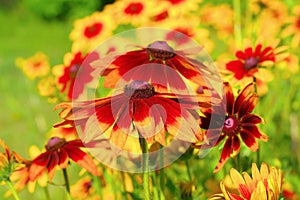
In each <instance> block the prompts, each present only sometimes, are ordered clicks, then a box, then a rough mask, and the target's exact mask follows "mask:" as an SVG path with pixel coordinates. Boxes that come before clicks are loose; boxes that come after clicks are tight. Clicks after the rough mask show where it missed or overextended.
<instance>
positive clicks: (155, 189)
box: [151, 173, 160, 200]
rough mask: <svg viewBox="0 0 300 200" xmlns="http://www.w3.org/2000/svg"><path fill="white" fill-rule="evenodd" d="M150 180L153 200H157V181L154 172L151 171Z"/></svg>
mask: <svg viewBox="0 0 300 200" xmlns="http://www.w3.org/2000/svg"><path fill="white" fill-rule="evenodd" d="M151 180H152V183H153V184H152V187H153V197H154V199H155V200H159V199H160V198H159V191H158V189H157V187H156V185H157V182H156V175H155V173H151Z"/></svg>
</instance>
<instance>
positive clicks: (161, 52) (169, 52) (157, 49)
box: [146, 41, 175, 60]
mask: <svg viewBox="0 0 300 200" xmlns="http://www.w3.org/2000/svg"><path fill="white" fill-rule="evenodd" d="M146 51H147V53H148V55H149V56H150V57H151V58H153V59H162V60H167V59H170V58H173V57H174V56H175V53H174V49H173V48H172V47H170V46H169V45H168V43H166V42H165V41H155V42H153V43H151V44H149V45H148V47H147V49H146Z"/></svg>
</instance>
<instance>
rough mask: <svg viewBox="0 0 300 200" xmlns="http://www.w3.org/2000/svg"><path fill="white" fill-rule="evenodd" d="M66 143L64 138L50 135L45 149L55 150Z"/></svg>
mask: <svg viewBox="0 0 300 200" xmlns="http://www.w3.org/2000/svg"><path fill="white" fill-rule="evenodd" d="M65 143H66V140H65V139H63V138H59V137H52V138H50V139H49V141H48V143H47V145H46V149H47V151H55V150H57V149H59V148H61V147H62V146H63V145H64V144H65Z"/></svg>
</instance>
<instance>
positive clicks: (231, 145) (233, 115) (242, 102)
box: [195, 83, 268, 173]
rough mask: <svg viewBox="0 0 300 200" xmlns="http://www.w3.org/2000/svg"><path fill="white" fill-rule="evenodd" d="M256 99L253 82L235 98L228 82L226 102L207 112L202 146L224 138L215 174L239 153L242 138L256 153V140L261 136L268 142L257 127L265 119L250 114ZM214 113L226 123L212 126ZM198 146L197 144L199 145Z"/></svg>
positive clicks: (225, 95)
mask: <svg viewBox="0 0 300 200" xmlns="http://www.w3.org/2000/svg"><path fill="white" fill-rule="evenodd" d="M257 102H258V96H257V94H256V93H254V84H253V83H251V84H249V85H247V86H246V87H245V88H244V89H243V90H242V91H241V92H240V93H239V95H238V96H237V97H236V99H235V98H234V95H233V91H232V88H231V86H230V85H229V84H228V83H225V84H224V96H223V101H222V102H221V105H220V107H219V108H217V107H216V108H215V111H213V112H212V111H211V110H207V111H204V114H205V115H206V118H202V120H201V122H202V124H201V127H202V128H204V129H208V131H206V139H207V141H206V143H205V144H204V145H200V147H201V148H210V147H212V146H216V145H218V144H220V142H221V141H223V140H225V144H224V147H223V150H222V153H221V158H220V160H219V163H218V164H217V166H216V168H215V170H214V173H216V172H218V171H219V170H220V169H221V168H222V167H223V166H224V164H225V163H226V161H227V160H228V159H229V158H230V156H236V155H237V154H238V153H239V151H240V147H241V142H240V139H241V140H242V141H243V142H244V143H245V144H246V146H247V147H248V148H250V150H251V151H253V152H255V151H257V150H258V142H257V141H256V139H260V140H262V141H264V142H266V141H268V136H266V135H265V134H264V133H262V131H261V130H260V129H259V128H258V127H257V124H260V123H262V122H263V119H262V118H261V117H260V116H258V115H255V114H252V113H251V112H252V111H253V109H254V108H255V106H256V104H257ZM223 114H225V116H222V115H223ZM214 115H216V116H217V119H218V121H219V122H220V123H223V120H224V123H223V124H220V123H219V124H218V123H217V122H213V123H216V124H215V125H214V126H213V127H212V128H211V129H209V128H210V123H211V122H210V120H211V119H212V116H214ZM224 117H225V118H224ZM220 131H221V134H220ZM195 147H197V145H196V146H195Z"/></svg>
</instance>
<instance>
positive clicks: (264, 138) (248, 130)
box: [242, 125, 269, 142]
mask: <svg viewBox="0 0 300 200" xmlns="http://www.w3.org/2000/svg"><path fill="white" fill-rule="evenodd" d="M242 127H243V131H244V132H246V133H247V134H252V135H253V136H254V137H256V138H258V139H260V140H262V141H264V142H267V141H268V140H269V137H268V136H266V135H265V134H263V133H262V132H261V131H260V130H259V129H258V128H257V127H256V126H255V125H252V126H243V125H242Z"/></svg>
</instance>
